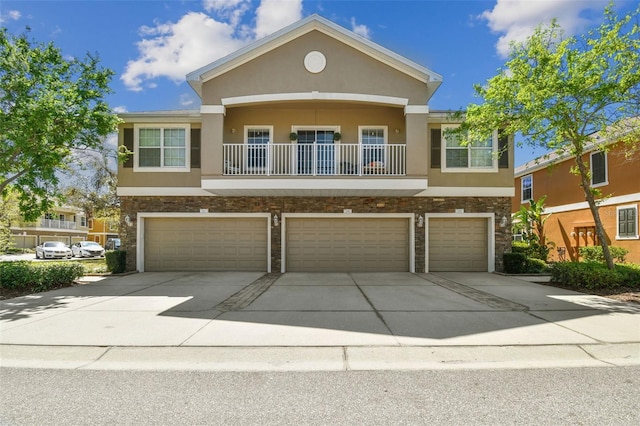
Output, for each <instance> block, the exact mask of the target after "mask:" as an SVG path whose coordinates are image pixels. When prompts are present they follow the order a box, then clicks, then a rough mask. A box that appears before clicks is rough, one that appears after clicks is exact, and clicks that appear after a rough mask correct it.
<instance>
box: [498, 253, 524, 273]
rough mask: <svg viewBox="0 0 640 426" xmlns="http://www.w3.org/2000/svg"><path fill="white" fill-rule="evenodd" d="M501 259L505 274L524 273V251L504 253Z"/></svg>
mask: <svg viewBox="0 0 640 426" xmlns="http://www.w3.org/2000/svg"><path fill="white" fill-rule="evenodd" d="M502 260H503V262H504V271H505V272H506V273H507V274H524V273H525V272H526V270H527V256H526V255H525V254H524V253H505V254H504V255H503V256H502Z"/></svg>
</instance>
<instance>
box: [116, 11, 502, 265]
mask: <svg viewBox="0 0 640 426" xmlns="http://www.w3.org/2000/svg"><path fill="white" fill-rule="evenodd" d="M187 81H188V82H189V84H190V85H191V86H192V88H193V90H195V92H196V93H197V94H198V96H199V97H200V98H201V100H202V106H201V107H200V110H197V111H156V112H141V113H126V114H121V115H120V117H121V118H122V119H123V124H122V125H121V126H120V131H119V138H120V143H121V144H124V145H126V146H127V147H128V148H129V149H130V150H131V151H132V152H133V155H132V156H130V158H129V160H128V161H127V162H126V163H124V164H122V165H120V169H119V172H118V182H119V187H118V194H119V196H120V197H121V200H122V223H121V236H122V239H123V248H124V249H126V250H127V262H128V268H129V269H130V270H138V271H174V270H184V271H200V270H206V271H209V270H238V271H265V272H286V271H410V272H424V271H493V270H500V269H501V268H502V254H503V252H504V251H505V249H506V248H507V247H510V245H509V244H510V240H511V238H510V229H509V228H510V227H509V226H508V218H509V216H510V208H511V198H510V197H512V196H513V195H514V183H513V182H514V181H513V150H512V149H509V150H508V151H507V153H506V154H504V155H502V156H498V155H497V152H498V150H499V149H504V148H505V147H506V146H507V145H508V144H509V139H508V138H507V137H502V136H500V137H499V135H498V132H495V133H494V135H493V137H492V138H491V139H490V140H487V141H483V142H479V143H476V144H473V145H470V146H460V145H459V144H457V143H456V142H455V141H447V140H446V138H445V137H444V133H443V132H444V130H445V129H446V128H447V127H449V126H455V125H456V123H455V122H452V121H450V120H449V119H448V117H449V114H448V112H446V111H432V110H430V109H429V99H430V98H431V97H432V96H433V94H434V93H435V92H436V90H437V89H438V87H439V86H440V84H441V83H442V77H441V76H440V75H438V74H437V73H435V72H433V71H431V70H429V69H427V68H425V67H424V66H421V65H419V64H416V63H414V62H412V61H411V60H409V59H406V58H404V57H402V56H400V55H398V54H396V53H394V52H392V51H390V50H388V49H386V48H384V47H381V46H379V45H377V44H375V43H372V42H371V41H369V40H367V39H365V38H362V37H360V36H358V35H356V34H354V33H352V32H351V31H348V30H346V29H344V28H342V27H340V26H338V25H336V24H334V23H332V22H330V21H328V20H326V19H324V18H322V17H320V16H317V15H313V16H309V17H307V18H305V19H303V20H301V21H299V22H297V23H295V24H293V25H291V26H289V27H287V28H284V29H282V30H281V31H278V32H277V33H275V34H273V35H271V36H269V37H266V38H264V39H262V40H259V41H257V42H255V43H253V44H251V45H249V46H247V47H245V48H243V49H240V50H239V51H237V52H235V53H233V54H231V55H229V56H226V57H224V58H222V59H219V60H217V61H215V62H212V63H210V64H209V65H207V66H205V67H203V68H201V69H198V70H195V71H193V72H192V73H190V74H188V75H187Z"/></svg>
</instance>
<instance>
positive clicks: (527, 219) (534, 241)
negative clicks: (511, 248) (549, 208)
mask: <svg viewBox="0 0 640 426" xmlns="http://www.w3.org/2000/svg"><path fill="white" fill-rule="evenodd" d="M546 199H547V196H546V195H545V196H544V197H541V198H540V199H539V200H537V201H536V200H529V206H520V210H519V211H518V212H517V213H516V214H515V218H516V220H517V222H516V223H514V227H515V228H516V229H517V230H519V231H522V235H523V240H524V241H526V242H527V243H528V244H529V247H530V248H531V253H532V256H535V257H536V258H538V259H541V260H544V261H545V262H546V261H547V258H548V257H549V250H550V249H551V248H553V247H555V243H553V242H551V241H547V236H546V233H545V228H544V224H545V222H546V221H547V219H549V216H551V214H550V213H549V214H546V213H544V202H545V200H546Z"/></svg>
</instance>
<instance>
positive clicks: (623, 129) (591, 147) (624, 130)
mask: <svg viewBox="0 0 640 426" xmlns="http://www.w3.org/2000/svg"><path fill="white" fill-rule="evenodd" d="M638 120H639V117H632V118H628V119H625V120H622V121H621V122H620V123H619V126H617V129H615V130H614V131H613V133H612V134H609V136H610V137H609V138H608V139H603V137H602V134H601V132H594V133H592V134H591V139H592V140H593V141H594V142H592V143H589V144H587V145H585V147H584V150H583V153H584V154H588V153H590V152H592V151H597V150H599V149H602V148H603V147H605V146H608V145H612V144H614V143H617V142H618V141H619V140H618V137H616V135H618V136H624V135H626V134H628V133H629V132H631V131H632V130H631V129H632V128H636V126H637V125H638ZM601 139H602V140H601ZM571 158H574V156H573V155H571V154H570V153H568V152H566V151H564V152H556V151H552V152H548V153H546V154H544V155H541V156H540V157H537V158H535V159H533V160H531V161H529V162H527V163H524V164H522V165H520V166H518V167H516V168H515V169H514V171H513V173H514V177H521V176H524V175H528V174H530V173H533V172H535V171H538V170H541V169H544V168H545V167H549V166H550V165H552V164H556V163H559V162H562V161H566V160H568V159H571Z"/></svg>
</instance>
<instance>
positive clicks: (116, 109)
mask: <svg viewBox="0 0 640 426" xmlns="http://www.w3.org/2000/svg"><path fill="white" fill-rule="evenodd" d="M111 109H112V110H113V112H115V113H116V114H120V113H122V112H127V107H126V106H124V105H119V106H117V107H113V108H111Z"/></svg>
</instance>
